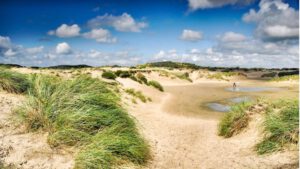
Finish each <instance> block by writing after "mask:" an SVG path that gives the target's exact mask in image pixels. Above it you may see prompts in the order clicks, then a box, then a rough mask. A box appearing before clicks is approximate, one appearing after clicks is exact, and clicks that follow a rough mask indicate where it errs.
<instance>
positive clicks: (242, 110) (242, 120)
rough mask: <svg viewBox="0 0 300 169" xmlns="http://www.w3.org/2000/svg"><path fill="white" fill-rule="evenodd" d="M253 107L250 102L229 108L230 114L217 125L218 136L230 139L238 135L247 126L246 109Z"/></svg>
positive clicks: (247, 116)
mask: <svg viewBox="0 0 300 169" xmlns="http://www.w3.org/2000/svg"><path fill="white" fill-rule="evenodd" d="M252 105H253V103H252V102H242V103H239V104H236V105H234V106H232V107H231V110H230V112H228V113H226V114H225V116H224V117H223V118H222V120H221V121H220V123H219V128H218V134H219V135H220V136H224V137H231V136H233V135H234V134H237V133H239V132H240V131H241V130H242V129H244V128H245V127H247V126H248V122H249V115H248V114H247V111H248V109H249V108H250V107H251V106H252Z"/></svg>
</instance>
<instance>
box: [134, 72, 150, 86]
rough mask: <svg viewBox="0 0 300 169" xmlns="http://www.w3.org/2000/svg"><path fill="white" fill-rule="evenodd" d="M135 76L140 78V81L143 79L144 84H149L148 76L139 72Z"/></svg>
mask: <svg viewBox="0 0 300 169" xmlns="http://www.w3.org/2000/svg"><path fill="white" fill-rule="evenodd" d="M135 76H136V78H137V79H138V81H141V82H142V83H144V84H148V80H147V78H146V77H145V76H144V75H143V74H142V73H140V72H139V73H137V74H136V75H135Z"/></svg>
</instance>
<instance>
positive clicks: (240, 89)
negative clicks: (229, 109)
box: [226, 87, 280, 92]
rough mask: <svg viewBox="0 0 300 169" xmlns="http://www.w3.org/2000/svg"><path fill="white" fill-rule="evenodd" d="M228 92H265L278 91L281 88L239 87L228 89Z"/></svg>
mask: <svg viewBox="0 0 300 169" xmlns="http://www.w3.org/2000/svg"><path fill="white" fill-rule="evenodd" d="M226 90H227V91H231V92H263V91H277V90H280V88H276V87H237V88H232V87H230V88H226Z"/></svg>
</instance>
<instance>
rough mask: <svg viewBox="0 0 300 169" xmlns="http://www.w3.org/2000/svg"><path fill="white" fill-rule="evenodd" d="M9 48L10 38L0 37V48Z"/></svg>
mask: <svg viewBox="0 0 300 169" xmlns="http://www.w3.org/2000/svg"><path fill="white" fill-rule="evenodd" d="M10 46H11V42H10V38H9V37H6V36H0V48H5V49H7V48H9V47H10Z"/></svg>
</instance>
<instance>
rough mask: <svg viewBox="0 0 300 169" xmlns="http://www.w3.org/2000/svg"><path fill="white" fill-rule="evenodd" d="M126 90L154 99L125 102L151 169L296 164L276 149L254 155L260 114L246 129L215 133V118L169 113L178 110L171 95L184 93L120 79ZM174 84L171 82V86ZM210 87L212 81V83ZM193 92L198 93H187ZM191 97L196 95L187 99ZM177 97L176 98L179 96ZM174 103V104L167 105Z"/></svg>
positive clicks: (295, 158) (226, 168)
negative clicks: (148, 148) (229, 134)
mask: <svg viewBox="0 0 300 169" xmlns="http://www.w3.org/2000/svg"><path fill="white" fill-rule="evenodd" d="M118 80H119V81H120V82H121V83H122V84H123V85H124V87H125V88H135V89H138V90H141V91H142V92H143V93H145V94H146V95H147V96H150V97H152V99H153V102H151V103H147V104H142V103H140V104H138V105H133V104H130V103H129V106H128V109H129V112H130V114H131V115H132V116H133V117H134V118H136V119H137V122H138V124H139V125H140V126H139V128H140V130H141V132H142V133H143V135H144V136H145V138H146V139H147V140H149V142H150V145H151V149H152V154H153V159H152V160H151V162H150V163H149V165H148V166H147V167H146V168H151V169H152V168H153V169H154V168H155V169H169V168H172V169H176V168H180V169H210V168H211V169H217V168H222V169H233V168H237V169H240V168H253V169H258V168H262V169H264V168H297V167H298V153H297V152H290V151H286V152H278V153H273V154H270V155H263V156H258V155H257V154H256V153H255V152H254V150H253V147H254V145H255V144H256V143H257V142H258V141H259V138H260V137H261V136H260V130H259V128H260V127H259V125H260V124H261V116H260V115H258V116H253V117H252V118H254V119H252V120H251V122H250V125H249V127H248V128H247V129H246V130H244V131H243V132H242V133H240V134H238V135H236V136H233V137H232V138H227V139H224V138H222V137H219V136H218V135H217V125H218V121H219V120H218V119H217V118H213V119H203V118H196V117H192V116H178V115H176V114H172V113H168V112H166V111H165V110H166V109H165V108H164V107H165V106H166V105H169V106H170V107H169V108H168V110H170V111H171V110H173V111H176V109H177V106H176V105H177V104H180V103H178V102H177V101H176V99H174V98H180V97H184V96H183V95H184V93H182V95H178V92H175V93H177V94H175V95H174V90H180V87H178V88H177V89H174V90H173V91H169V92H168V91H167V92H164V93H162V92H158V91H157V90H155V89H153V88H151V87H148V86H145V85H140V84H138V83H136V82H133V81H130V80H129V79H118ZM174 85H175V84H174ZM210 85H213V84H210ZM189 92H197V91H189ZM189 99H190V101H192V100H193V99H194V98H189ZM178 100H179V99H178ZM169 102H172V104H169Z"/></svg>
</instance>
